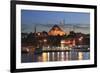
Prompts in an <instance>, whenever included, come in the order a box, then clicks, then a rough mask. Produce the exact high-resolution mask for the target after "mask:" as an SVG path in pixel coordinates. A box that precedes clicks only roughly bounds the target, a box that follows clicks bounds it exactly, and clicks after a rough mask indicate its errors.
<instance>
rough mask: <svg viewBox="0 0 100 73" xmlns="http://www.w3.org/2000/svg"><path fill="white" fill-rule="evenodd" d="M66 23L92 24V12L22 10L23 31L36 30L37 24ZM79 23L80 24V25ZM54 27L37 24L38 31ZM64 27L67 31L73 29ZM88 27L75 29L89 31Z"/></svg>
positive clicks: (76, 24)
mask: <svg viewBox="0 0 100 73" xmlns="http://www.w3.org/2000/svg"><path fill="white" fill-rule="evenodd" d="M61 23H64V25H65V26H67V24H69V25H71V24H72V25H75V26H80V27H81V26H85V27H89V26H90V14H89V13H79V12H56V11H37V10H21V30H22V32H34V27H35V26H36V25H37V24H45V25H47V26H48V24H51V25H52V26H54V25H55V24H61ZM78 24H79V25H78ZM51 28H52V27H44V26H42V25H37V32H40V31H47V32H48V31H49V30H50V29H51ZM60 28H62V29H63V30H64V31H65V32H67V31H71V30H72V29H70V28H68V27H67V28H64V27H60ZM89 30H90V29H89V28H88V29H81V28H80V29H75V31H76V32H78V31H80V32H82V33H89Z"/></svg>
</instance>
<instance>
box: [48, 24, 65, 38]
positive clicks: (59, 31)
mask: <svg viewBox="0 0 100 73" xmlns="http://www.w3.org/2000/svg"><path fill="white" fill-rule="evenodd" d="M48 34H49V35H52V36H57V35H60V36H63V35H65V32H64V31H63V30H62V29H61V28H60V27H59V26H58V25H54V26H53V27H52V28H51V30H50V31H49V32H48Z"/></svg>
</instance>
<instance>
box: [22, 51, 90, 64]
mask: <svg viewBox="0 0 100 73" xmlns="http://www.w3.org/2000/svg"><path fill="white" fill-rule="evenodd" d="M88 59H90V52H75V51H74V52H73V51H70V52H44V53H41V54H34V53H23V54H22V55H21V62H22V63H23V62H24V63H25V62H49V61H70V60H88Z"/></svg>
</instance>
